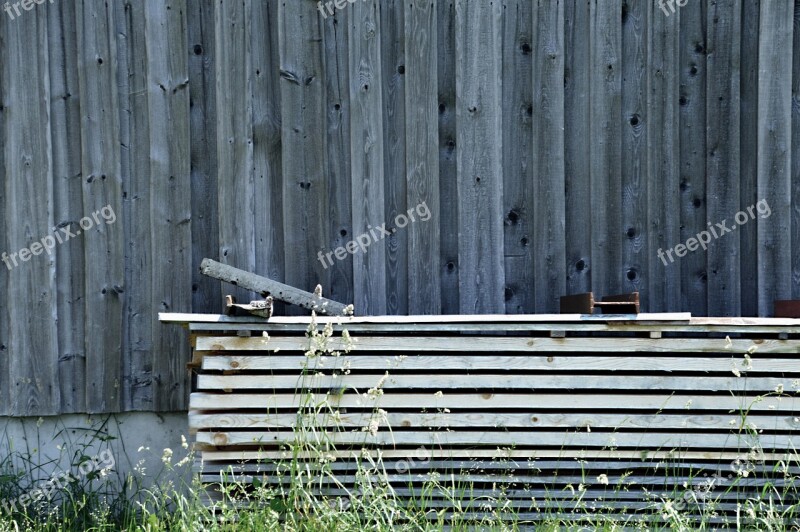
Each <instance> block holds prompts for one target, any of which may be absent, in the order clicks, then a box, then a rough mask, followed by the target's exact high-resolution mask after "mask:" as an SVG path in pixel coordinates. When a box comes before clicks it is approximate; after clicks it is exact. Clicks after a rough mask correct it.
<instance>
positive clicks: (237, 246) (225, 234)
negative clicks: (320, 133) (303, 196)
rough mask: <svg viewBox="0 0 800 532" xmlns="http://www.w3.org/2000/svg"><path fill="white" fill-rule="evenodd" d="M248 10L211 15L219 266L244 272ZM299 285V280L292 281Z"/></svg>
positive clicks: (251, 237)
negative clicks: (215, 123)
mask: <svg viewBox="0 0 800 532" xmlns="http://www.w3.org/2000/svg"><path fill="white" fill-rule="evenodd" d="M251 6H252V3H251V2H231V3H229V4H228V3H221V2H217V3H215V14H214V20H215V28H214V35H215V36H216V39H215V56H216V57H215V59H216V60H215V62H214V67H215V72H214V79H215V82H216V87H215V91H214V95H215V98H216V107H217V113H216V117H217V138H216V149H217V159H218V163H217V195H218V198H219V200H218V205H219V211H218V216H219V252H218V255H219V260H220V261H222V262H223V263H224V264H229V265H231V266H235V267H237V268H242V269H244V270H246V271H250V272H252V271H256V241H255V226H254V225H255V215H256V213H255V194H254V192H255V185H254V178H253V174H254V168H253V102H252V100H251V99H250V98H247V97H246V96H244V95H246V94H248V93H249V90H248V88H249V87H250V78H251V77H252V70H251V67H252V65H251V52H250V50H251V40H250V35H251V32H252V31H254V29H253V28H251V27H250V23H251V20H252V11H251ZM255 31H262V30H260V29H259V30H255ZM298 159H302V158H298ZM287 210H288V209H287ZM297 244H299V243H297ZM295 249H299V245H298V246H296V247H295ZM212 256H214V255H212ZM300 271H302V269H300ZM303 283H305V278H303V281H302V282H296V284H298V285H302V284H303ZM230 293H231V295H233V296H234V297H235V298H236V299H237V300H246V299H252V295H251V294H248V293H247V292H246V291H244V290H241V289H238V288H237V289H233V290H230ZM219 304H220V305H221V304H222V301H220V302H219Z"/></svg>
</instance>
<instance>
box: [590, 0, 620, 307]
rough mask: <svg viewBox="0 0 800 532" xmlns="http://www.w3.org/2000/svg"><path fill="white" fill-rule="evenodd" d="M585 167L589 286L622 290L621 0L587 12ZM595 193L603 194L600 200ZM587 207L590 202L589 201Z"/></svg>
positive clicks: (605, 0) (596, 0)
mask: <svg viewBox="0 0 800 532" xmlns="http://www.w3.org/2000/svg"><path fill="white" fill-rule="evenodd" d="M589 17H590V19H589V24H590V27H589V40H590V45H589V46H590V53H591V58H590V61H591V64H590V73H589V84H590V87H591V93H590V94H591V95H590V98H591V108H590V114H589V135H590V139H591V140H590V143H589V146H588V150H589V158H590V161H589V168H590V174H589V179H590V182H591V184H590V186H591V197H592V202H593V203H592V206H591V207H590V209H591V220H590V225H591V229H590V231H591V235H592V259H591V275H592V290H593V291H594V292H595V293H598V294H618V293H621V292H622V291H623V290H622V286H623V284H622V279H623V272H622V246H621V244H622V239H621V234H622V217H621V208H622V190H621V181H620V176H621V174H622V153H621V149H622V139H621V135H622V131H621V126H620V120H619V117H620V116H621V114H622V108H621V106H622V28H621V17H620V12H619V4H618V3H617V2H614V1H610V0H592V2H591V4H590V13H589ZM598 198H603V199H602V200H600V201H599V202H598ZM587 207H588V206H587Z"/></svg>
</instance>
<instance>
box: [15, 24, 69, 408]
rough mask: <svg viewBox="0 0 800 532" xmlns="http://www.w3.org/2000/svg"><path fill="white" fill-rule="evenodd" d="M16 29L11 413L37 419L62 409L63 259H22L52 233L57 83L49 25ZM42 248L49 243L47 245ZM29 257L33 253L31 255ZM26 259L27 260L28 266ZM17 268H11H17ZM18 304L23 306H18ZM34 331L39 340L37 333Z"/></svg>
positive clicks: (16, 26)
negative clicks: (59, 280) (59, 286)
mask: <svg viewBox="0 0 800 532" xmlns="http://www.w3.org/2000/svg"><path fill="white" fill-rule="evenodd" d="M26 15H28V16H25V17H19V18H17V19H16V20H14V21H13V23H12V22H10V21H9V22H8V23H7V26H6V29H7V30H8V33H6V36H5V38H6V39H7V47H6V53H7V54H8V56H7V57H8V63H7V65H8V67H7V70H6V75H7V76H8V83H7V92H6V93H5V95H4V96H5V107H6V109H5V112H4V114H5V117H4V118H5V122H4V124H3V125H4V127H5V135H4V137H5V141H6V144H5V145H4V149H5V150H6V157H5V161H6V166H5V171H6V174H5V179H4V181H5V193H6V196H5V198H6V209H5V213H4V215H5V217H6V220H5V227H6V230H7V231H8V233H7V237H6V244H7V246H8V253H9V256H10V258H6V263H5V264H3V266H4V267H6V268H9V267H10V268H11V270H10V271H8V273H7V277H5V279H7V282H8V292H7V297H8V302H9V304H8V305H7V308H8V314H7V316H8V320H9V327H8V337H7V339H4V340H3V341H4V342H8V348H7V351H5V352H4V353H3V356H6V355H5V353H6V352H7V353H9V354H10V359H9V365H8V371H9V376H8V381H7V384H8V387H9V401H10V408H9V410H10V413H11V414H12V415H17V416H30V415H36V414H39V413H44V414H56V413H58V410H59V395H60V389H59V382H58V361H57V356H58V355H57V353H58V339H57V328H56V324H55V317H56V301H57V299H56V286H55V280H56V271H55V258H54V257H52V256H50V255H49V254H45V253H42V250H41V249H40V250H39V255H38V256H33V255H31V254H30V251H28V252H27V254H26V257H27V258H24V257H22V256H21V255H19V254H16V255H15V253H18V252H19V250H20V249H22V248H30V247H31V245H32V242H35V241H36V240H38V239H40V238H42V237H43V236H45V235H48V234H51V233H52V232H53V230H52V229H51V228H52V227H53V226H54V225H55V220H54V218H53V209H52V201H53V196H52V191H53V190H52V186H53V184H52V178H53V174H52V172H53V167H52V159H51V151H50V149H51V145H50V131H49V130H50V127H51V125H50V117H49V108H48V102H49V101H50V97H51V96H50V94H51V93H50V77H49V72H48V53H47V47H46V46H40V45H39V44H37V43H47V42H48V40H47V37H48V35H47V19H46V16H45V14H44V13H41V12H39V11H37V12H35V13H26ZM40 248H41V244H40ZM23 253H25V252H23ZM23 258H24V259H25V260H23ZM9 265H11V266H9ZM11 302H16V304H12V303H11ZM32 330H35V333H33V334H32V332H33V331H32Z"/></svg>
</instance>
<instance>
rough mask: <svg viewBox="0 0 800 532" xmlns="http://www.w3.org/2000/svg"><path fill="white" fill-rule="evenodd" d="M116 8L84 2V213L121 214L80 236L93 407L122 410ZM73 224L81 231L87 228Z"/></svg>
mask: <svg viewBox="0 0 800 532" xmlns="http://www.w3.org/2000/svg"><path fill="white" fill-rule="evenodd" d="M114 13H115V12H114V9H113V7H112V6H111V5H110V4H109V3H107V2H103V1H101V0H92V1H90V2H81V3H79V4H76V14H75V18H76V24H77V35H78V51H79V54H80V57H79V60H78V81H79V85H80V100H81V118H82V120H81V149H82V151H81V176H82V178H83V210H84V212H83V216H91V214H92V213H94V212H98V211H99V210H100V209H102V208H104V207H106V206H110V207H111V208H112V209H113V211H114V214H115V215H116V217H117V219H116V221H115V222H114V223H113V224H107V223H105V222H106V220H104V219H103V218H100V222H99V223H97V224H93V227H92V228H91V229H89V230H87V231H82V232H81V234H80V235H79V238H80V239H81V241H82V243H83V245H84V254H85V257H86V258H87V260H86V271H85V272H84V278H85V279H86V285H85V297H84V300H83V303H84V305H85V306H86V307H85V308H86V327H85V336H86V338H85V342H86V409H87V410H88V411H89V412H116V411H118V410H120V408H121V407H122V388H121V386H120V376H121V374H122V366H123V322H124V319H123V314H124V310H123V297H122V294H123V292H124V291H125V288H126V283H125V271H124V260H125V251H124V245H125V235H124V227H123V226H124V222H123V220H121V217H122V216H123V213H124V209H123V205H122V196H123V194H122V175H121V151H120V142H119V139H120V137H119V131H120V113H119V98H118V91H117V74H118V72H117V68H116V66H115V65H116V58H117V41H116V38H115V35H116V27H117V26H116V20H115V16H114ZM98 216H99V215H98ZM72 222H73V223H72V227H73V229H75V230H76V234H77V231H78V230H81V228H80V227H78V224H77V223H75V222H76V221H72ZM141 223H142V224H145V225H146V224H149V221H148V222H145V221H144V220H142V222H141ZM75 243H76V242H71V243H70V244H75ZM73 297H74V296H73ZM162 310H168V309H166V308H163V307H162Z"/></svg>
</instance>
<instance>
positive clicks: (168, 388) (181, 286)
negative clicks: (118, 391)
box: [145, 0, 192, 412]
mask: <svg viewBox="0 0 800 532" xmlns="http://www.w3.org/2000/svg"><path fill="white" fill-rule="evenodd" d="M146 9H147V19H146V33H145V37H146V42H147V47H148V54H147V56H148V110H149V112H150V125H151V127H150V177H151V180H150V187H151V188H150V190H151V199H152V201H151V203H150V226H151V229H152V232H153V240H152V246H153V247H152V249H151V252H150V253H151V256H152V257H153V263H152V265H153V266H152V271H151V275H152V280H153V281H152V285H153V294H152V299H151V302H150V308H151V309H157V310H158V312H189V311H191V307H192V290H191V288H192V285H191V277H190V276H188V275H186V273H187V272H189V271H190V270H191V267H192V253H191V246H192V235H191V219H192V213H191V202H190V201H188V199H189V198H191V186H190V184H191V181H190V180H191V168H190V147H189V146H190V144H189V143H190V133H189V65H188V54H177V53H172V54H164V53H161V52H162V51H163V50H180V49H181V48H182V47H185V46H186V42H187V40H188V36H187V34H186V20H187V19H186V0H167V1H164V0H147V2H146ZM150 319H151V320H153V327H154V331H155V334H154V340H153V354H152V357H153V380H154V381H155V386H153V405H154V406H155V408H156V409H157V410H158V411H167V412H168V411H176V410H182V409H184V408H185V403H186V400H187V399H188V395H187V394H186V360H188V359H189V352H188V351H189V350H188V344H187V342H186V341H185V338H183V337H182V336H181V335H176V334H173V332H172V331H170V330H168V329H167V328H165V327H159V323H158V314H157V313H156V312H155V311H153V310H151V318H150Z"/></svg>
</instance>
